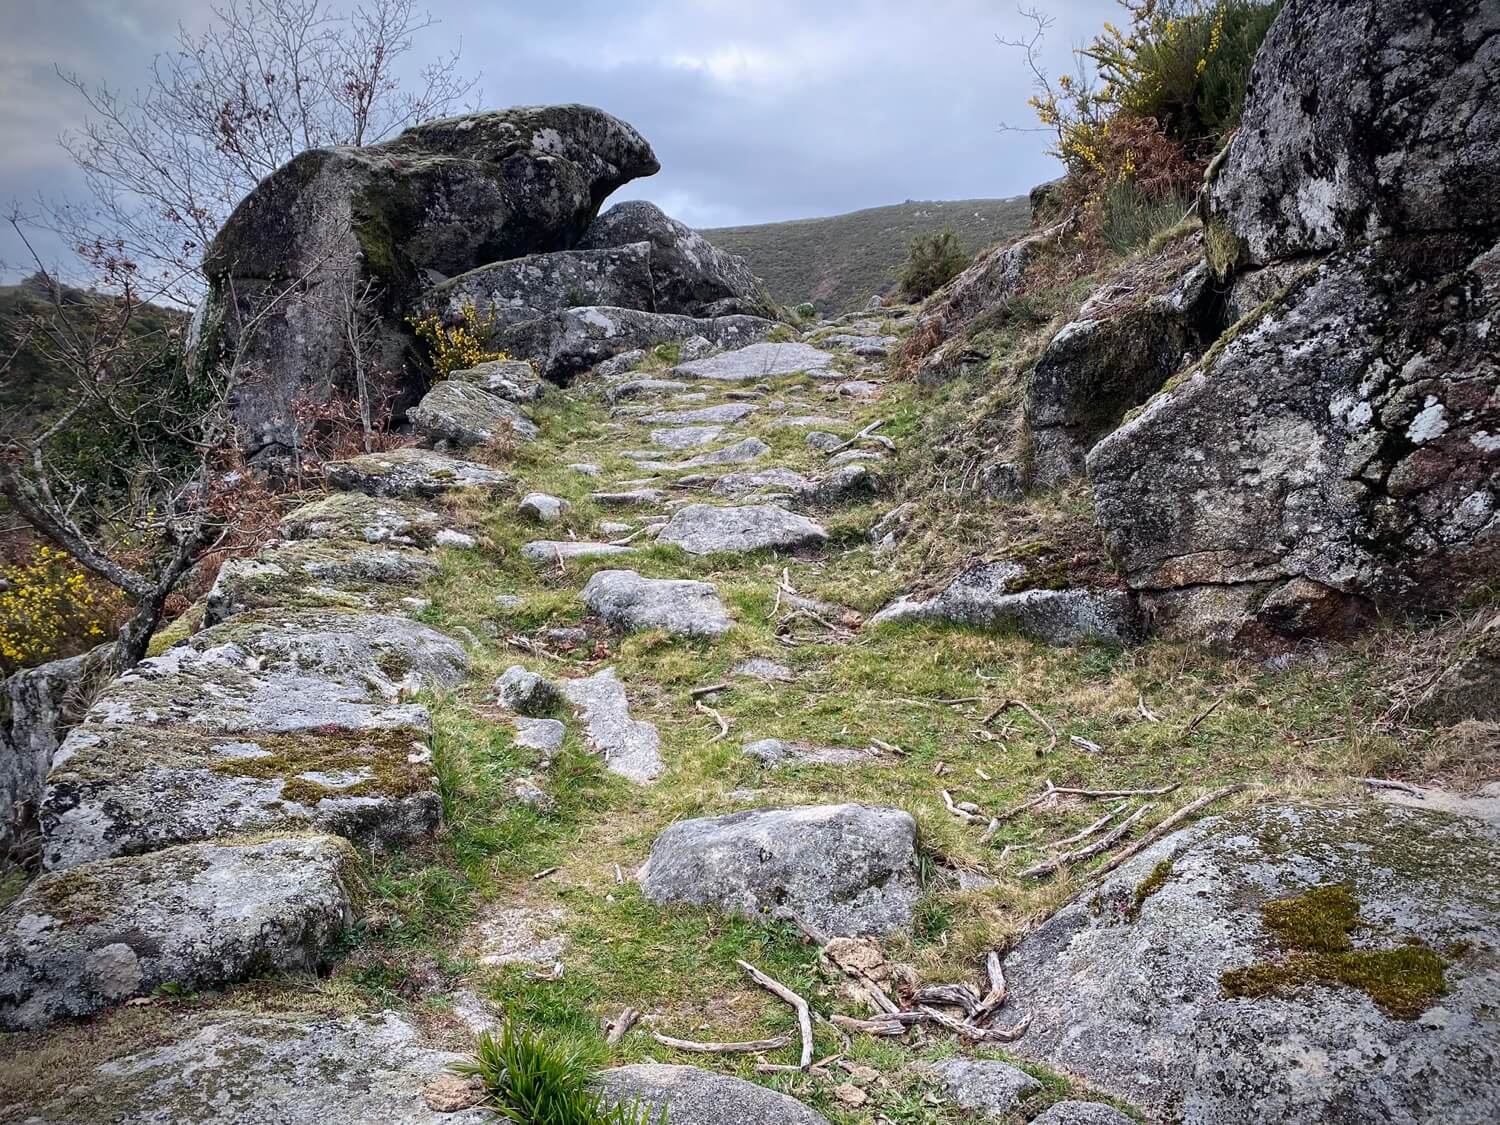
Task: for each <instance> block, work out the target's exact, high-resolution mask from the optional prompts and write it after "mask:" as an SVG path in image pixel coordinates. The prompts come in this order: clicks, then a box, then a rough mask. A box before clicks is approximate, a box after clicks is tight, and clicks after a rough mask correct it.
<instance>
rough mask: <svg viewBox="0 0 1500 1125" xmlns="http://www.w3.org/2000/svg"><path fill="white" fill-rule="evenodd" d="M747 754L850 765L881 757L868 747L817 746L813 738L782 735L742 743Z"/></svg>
mask: <svg viewBox="0 0 1500 1125" xmlns="http://www.w3.org/2000/svg"><path fill="white" fill-rule="evenodd" d="M742 749H743V750H744V752H745V756H746V757H749V758H754V759H755V760H756V761H758V762H760V763H761V764H762V765H766V766H784V765H787V764H789V763H795V764H798V765H824V766H846V765H853V764H855V763H857V762H868V761H870V760H871V759H872V758H875V757H878V754H876V753H875V752H874V751H873V750H871V749H869V748H867V747H854V746H816V745H814V744H812V743H810V742H786V741H784V740H782V739H780V738H760V739H756V740H754V741H752V742H747V743H745V745H744V746H743V747H742Z"/></svg>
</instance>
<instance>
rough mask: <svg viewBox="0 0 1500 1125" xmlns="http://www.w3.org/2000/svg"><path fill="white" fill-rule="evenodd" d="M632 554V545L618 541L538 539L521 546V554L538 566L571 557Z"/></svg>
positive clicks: (589, 557)
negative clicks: (623, 545) (593, 541)
mask: <svg viewBox="0 0 1500 1125" xmlns="http://www.w3.org/2000/svg"><path fill="white" fill-rule="evenodd" d="M633 554H635V548H634V547H622V546H620V545H619V544H618V543H589V542H587V541H586V540H582V539H538V540H536V541H535V542H533V543H528V544H526V546H524V547H522V548H521V556H522V557H523V558H525V559H526V560H527V561H528V562H533V563H536V564H537V565H538V566H541V565H543V564H545V563H561V562H571V561H572V560H573V559H602V558H608V557H610V556H612V555H633Z"/></svg>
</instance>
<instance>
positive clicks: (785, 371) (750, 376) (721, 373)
mask: <svg viewBox="0 0 1500 1125" xmlns="http://www.w3.org/2000/svg"><path fill="white" fill-rule="evenodd" d="M832 362H833V357H832V356H831V355H829V354H828V353H827V352H825V351H822V350H821V349H819V348H814V347H811V346H810V345H808V344H797V343H785V344H770V343H765V342H762V343H758V344H750V345H749V346H748V347H743V348H736V349H735V350H733V351H728V352H720V353H719V354H718V355H713V356H709V357H708V358H707V359H695V360H693V361H692V362H691V363H680V364H678V365H677V366H676V367H675V368H673V369H672V370H673V372H674V373H675V374H678V375H686V376H688V377H689V378H693V379H718V380H723V381H724V382H730V383H740V382H754V381H755V380H757V379H771V378H775V377H776V376H778V375H791V374H794V373H796V372H799V371H806V372H814V371H821V370H822V369H824V368H826V367H827V366H828V365H829V364H831V363H832Z"/></svg>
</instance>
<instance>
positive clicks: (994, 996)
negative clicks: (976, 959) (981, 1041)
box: [969, 951, 1006, 1026]
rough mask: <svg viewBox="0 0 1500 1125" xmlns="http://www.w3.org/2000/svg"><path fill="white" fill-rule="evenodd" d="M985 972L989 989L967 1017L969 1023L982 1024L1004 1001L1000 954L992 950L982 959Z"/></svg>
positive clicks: (1004, 990)
mask: <svg viewBox="0 0 1500 1125" xmlns="http://www.w3.org/2000/svg"><path fill="white" fill-rule="evenodd" d="M984 967H985V972H986V973H987V974H988V975H989V978H990V990H989V991H988V992H986V993H985V994H984V999H982V1000H980V1001H979V1007H978V1008H976V1009H975V1010H974V1013H973V1015H971V1016H970V1017H969V1020H970V1022H971V1023H976V1024H979V1025H980V1026H983V1025H984V1023H985V1021H986V1020H988V1019H989V1018H990V1016H991V1015H992V1014H994V1013H995V1012H998V1011H999V1010H1000V1006H1001V1005H1002V1004H1004V1003H1005V993H1006V987H1005V969H1004V968H1002V967H1001V964H1000V954H999V953H996V952H994V951H991V952H990V955H989V956H988V957H986V958H985V960H984Z"/></svg>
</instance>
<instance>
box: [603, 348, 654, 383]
mask: <svg viewBox="0 0 1500 1125" xmlns="http://www.w3.org/2000/svg"><path fill="white" fill-rule="evenodd" d="M645 358H646V349H645V348H631V349H630V350H629V351H625V352H621V353H620V354H619V355H612V356H610V357H609V358H608V359H606V360H605V361H604V362H603V363H601V364H599V365H598V366H597V367H595V368H594V374H596V375H598V376H599V378H601V379H618V378H620V377H621V376H623V375H626V374H628V373H630V372H631V371H634V370H635V369H636V367H637V366H638V365H639V364H640V362H641V361H642V360H643V359H645Z"/></svg>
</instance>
